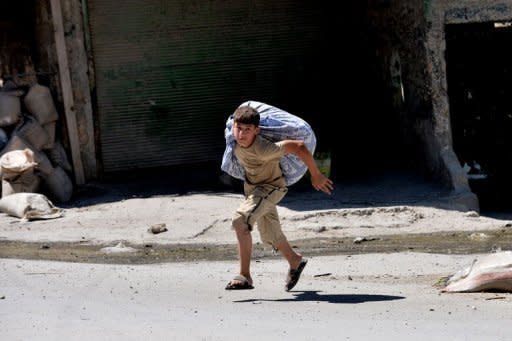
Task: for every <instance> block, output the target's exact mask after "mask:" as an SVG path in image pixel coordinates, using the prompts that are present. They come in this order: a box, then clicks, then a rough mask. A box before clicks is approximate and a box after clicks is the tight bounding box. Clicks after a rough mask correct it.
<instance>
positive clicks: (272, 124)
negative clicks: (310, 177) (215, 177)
mask: <svg viewBox="0 0 512 341" xmlns="http://www.w3.org/2000/svg"><path fill="white" fill-rule="evenodd" d="M240 106H250V107H251V108H254V109H256V110H257V111H258V112H259V114H260V135H261V136H263V137H265V138H267V139H269V140H271V141H273V142H278V141H282V140H302V141H304V143H305V144H306V147H307V148H308V149H309V151H310V152H311V154H313V153H314V152H315V148H316V137H315V133H314V132H313V129H312V128H311V126H310V125H309V124H308V123H307V122H306V121H304V120H303V119H302V118H300V117H297V116H295V115H292V114H290V113H288V112H286V111H284V110H281V109H279V108H276V107H273V106H270V105H268V104H265V103H261V102H256V101H247V102H244V103H242V104H241V105H240ZM232 128H233V115H231V116H229V118H228V120H227V121H226V129H225V130H224V137H225V138H226V150H225V151H224V155H223V157H222V164H221V169H222V170H223V171H224V172H226V173H228V174H229V175H231V176H233V177H235V178H237V179H240V180H245V172H244V169H243V167H242V166H241V165H240V163H239V162H238V159H237V158H236V156H235V154H234V152H233V151H234V147H235V143H236V142H235V138H234V136H233V130H232ZM280 165H281V169H282V171H283V175H284V177H285V179H286V184H287V185H288V186H290V185H292V184H294V183H296V182H297V181H299V180H300V179H301V178H302V176H304V174H305V173H306V171H307V166H306V165H305V164H304V163H303V162H302V160H300V159H299V158H298V157H297V156H296V155H294V154H287V155H285V156H284V157H283V158H281V162H280Z"/></svg>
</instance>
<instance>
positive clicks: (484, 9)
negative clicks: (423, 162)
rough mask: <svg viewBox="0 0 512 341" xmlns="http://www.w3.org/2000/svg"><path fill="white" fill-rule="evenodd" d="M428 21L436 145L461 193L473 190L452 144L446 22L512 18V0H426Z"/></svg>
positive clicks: (452, 184) (442, 161) (430, 83)
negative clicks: (446, 55) (446, 54)
mask: <svg viewBox="0 0 512 341" xmlns="http://www.w3.org/2000/svg"><path fill="white" fill-rule="evenodd" d="M425 15H426V16H425V17H426V21H427V27H428V30H427V35H426V49H427V66H428V70H429V73H430V79H429V82H428V83H427V84H429V85H430V87H431V94H432V95H431V96H432V109H433V121H432V123H433V125H432V136H433V145H434V146H435V149H437V150H438V151H439V152H440V157H441V167H442V168H444V169H445V172H446V173H447V175H448V178H449V180H450V184H451V186H452V188H453V189H454V190H455V191H456V192H459V193H468V192H470V189H469V184H468V181H467V177H466V175H465V173H464V172H463V171H462V168H461V166H460V163H459V161H458V159H457V157H456V155H455V152H454V150H453V146H452V135H451V126H450V108H449V104H448V103H449V102H448V85H447V78H446V60H445V57H444V56H445V50H446V41H445V25H446V24H463V23H474V22H485V21H503V20H511V19H512V1H492V0H491V1H475V0H466V1H460V0H457V1H456V0H449V1H447V0H432V1H425Z"/></svg>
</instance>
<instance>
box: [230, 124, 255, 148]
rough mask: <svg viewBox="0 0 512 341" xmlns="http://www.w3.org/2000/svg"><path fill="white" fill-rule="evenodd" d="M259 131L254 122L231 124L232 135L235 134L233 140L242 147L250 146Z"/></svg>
mask: <svg viewBox="0 0 512 341" xmlns="http://www.w3.org/2000/svg"><path fill="white" fill-rule="evenodd" d="M259 132H260V128H259V127H256V126H255V125H254V124H245V123H238V122H235V124H233V135H234V136H235V140H236V142H237V143H238V144H239V145H240V146H242V147H244V148H247V147H250V146H251V144H252V143H253V142H254V139H255V138H256V135H258V133H259Z"/></svg>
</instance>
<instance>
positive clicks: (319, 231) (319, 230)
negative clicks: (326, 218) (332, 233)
mask: <svg viewBox="0 0 512 341" xmlns="http://www.w3.org/2000/svg"><path fill="white" fill-rule="evenodd" d="M325 231H327V227H325V226H320V227H317V228H316V229H315V232H317V233H322V232H325Z"/></svg>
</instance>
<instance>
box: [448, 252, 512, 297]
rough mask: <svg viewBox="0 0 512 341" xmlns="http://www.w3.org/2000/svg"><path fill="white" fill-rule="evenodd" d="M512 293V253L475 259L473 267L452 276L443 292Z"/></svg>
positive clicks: (501, 253)
mask: <svg viewBox="0 0 512 341" xmlns="http://www.w3.org/2000/svg"><path fill="white" fill-rule="evenodd" d="M489 290H493V291H503V292H512V251H504V252H497V253H493V254H490V255H486V256H482V257H481V258H480V259H475V260H474V261H473V264H471V266H469V267H467V268H465V269H462V270H460V271H458V272H456V273H455V274H454V275H452V276H451V277H450V278H449V279H448V281H447V286H446V287H445V288H444V289H443V290H442V291H443V292H477V291H489Z"/></svg>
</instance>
